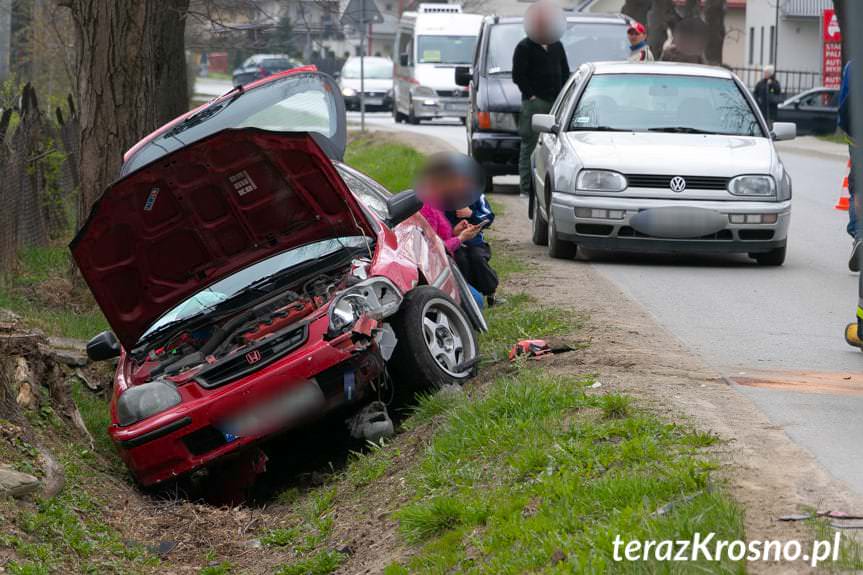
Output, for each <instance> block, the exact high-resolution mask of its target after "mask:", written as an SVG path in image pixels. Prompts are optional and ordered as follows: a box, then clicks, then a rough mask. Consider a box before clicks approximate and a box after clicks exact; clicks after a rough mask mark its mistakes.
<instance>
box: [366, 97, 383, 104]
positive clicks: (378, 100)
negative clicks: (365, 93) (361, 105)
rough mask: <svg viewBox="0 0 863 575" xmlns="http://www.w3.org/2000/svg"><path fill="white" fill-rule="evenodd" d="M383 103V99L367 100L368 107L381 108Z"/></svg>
mask: <svg viewBox="0 0 863 575" xmlns="http://www.w3.org/2000/svg"><path fill="white" fill-rule="evenodd" d="M383 103H384V99H383V98H366V106H380V105H381V104H383Z"/></svg>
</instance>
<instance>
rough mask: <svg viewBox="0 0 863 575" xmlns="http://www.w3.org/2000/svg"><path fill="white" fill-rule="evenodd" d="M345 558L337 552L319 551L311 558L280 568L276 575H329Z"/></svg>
mask: <svg viewBox="0 0 863 575" xmlns="http://www.w3.org/2000/svg"><path fill="white" fill-rule="evenodd" d="M345 559H347V557H346V556H345V555H344V554H343V553H339V552H338V551H329V550H328V551H321V552H320V553H317V554H315V555H313V556H311V557H307V558H305V559H300V560H299V561H295V562H294V563H290V564H288V565H283V566H281V567H280V568H279V569H278V570H277V571H276V575H329V574H330V573H333V572H335V570H336V569H338V568H339V565H341V564H342V563H344V562H345Z"/></svg>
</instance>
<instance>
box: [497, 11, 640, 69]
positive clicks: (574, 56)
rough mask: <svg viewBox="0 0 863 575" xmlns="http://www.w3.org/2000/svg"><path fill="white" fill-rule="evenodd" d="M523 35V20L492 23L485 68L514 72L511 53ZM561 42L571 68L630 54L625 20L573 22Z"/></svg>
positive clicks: (622, 58)
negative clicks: (616, 22)
mask: <svg viewBox="0 0 863 575" xmlns="http://www.w3.org/2000/svg"><path fill="white" fill-rule="evenodd" d="M524 35H525V34H524V25H523V24H522V23H521V22H513V23H510V24H496V25H494V26H492V28H491V31H490V33H489V38H488V56H487V57H486V68H485V69H486V72H488V73H489V74H511V73H512V53H513V52H514V51H515V46H516V44H518V43H519V42H520V41H521V39H522V38H524ZM561 42H562V43H563V47H564V49H565V50H566V59H567V61H568V62H569V69H570V70H575V69H577V68H578V67H579V66H581V65H582V64H584V63H585V62H600V61H615V60H626V58H627V56H628V55H629V50H628V48H627V40H626V26H625V25H624V24H623V23H620V24H609V23H599V22H596V23H588V22H570V23H569V24H568V27H567V30H566V34H564V36H563V38H561Z"/></svg>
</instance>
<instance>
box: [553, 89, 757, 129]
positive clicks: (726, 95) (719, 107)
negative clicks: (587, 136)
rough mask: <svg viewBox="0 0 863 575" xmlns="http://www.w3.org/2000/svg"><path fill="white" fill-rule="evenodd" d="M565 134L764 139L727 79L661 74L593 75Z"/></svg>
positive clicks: (747, 108) (748, 109)
mask: <svg viewBox="0 0 863 575" xmlns="http://www.w3.org/2000/svg"><path fill="white" fill-rule="evenodd" d="M569 129H570V130H573V131H621V132H672V133H674V132H677V133H703V134H726V135H735V136H763V132H762V131H761V126H760V125H759V123H758V119H757V118H756V116H755V114H754V113H753V112H752V109H751V108H750V106H749V104H748V102H747V101H746V99H745V98H744V97H743V94H742V93H741V91H740V89H739V88H738V87H737V84H736V83H735V82H734V81H733V80H732V79H730V78H709V77H703V76H677V75H660V74H599V75H594V76H593V77H592V78H591V79H590V82H589V83H588V85H587V87H586V88H585V90H584V93H583V94H582V96H581V99H580V100H579V102H578V106H577V107H576V109H575V112H574V113H573V114H572V121H571V122H570V126H569Z"/></svg>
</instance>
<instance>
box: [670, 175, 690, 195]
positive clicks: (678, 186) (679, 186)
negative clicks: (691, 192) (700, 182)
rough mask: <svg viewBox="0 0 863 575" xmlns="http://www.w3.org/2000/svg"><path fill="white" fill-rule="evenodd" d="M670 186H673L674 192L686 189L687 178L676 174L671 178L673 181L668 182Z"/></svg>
mask: <svg viewBox="0 0 863 575" xmlns="http://www.w3.org/2000/svg"><path fill="white" fill-rule="evenodd" d="M668 187H669V188H671V191H672V192H682V191H683V190H685V189H686V180H684V179H683V178H681V177H680V176H674V177H673V178H671V183H669V184H668Z"/></svg>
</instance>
